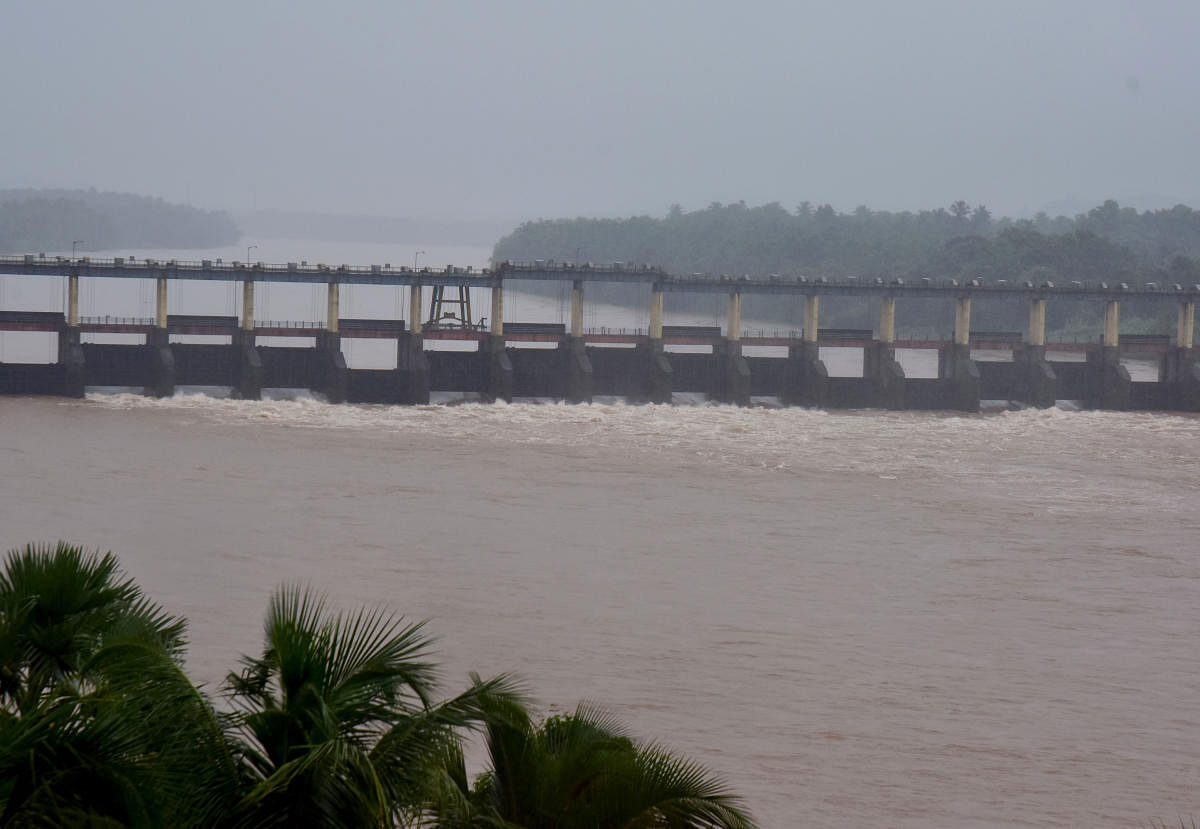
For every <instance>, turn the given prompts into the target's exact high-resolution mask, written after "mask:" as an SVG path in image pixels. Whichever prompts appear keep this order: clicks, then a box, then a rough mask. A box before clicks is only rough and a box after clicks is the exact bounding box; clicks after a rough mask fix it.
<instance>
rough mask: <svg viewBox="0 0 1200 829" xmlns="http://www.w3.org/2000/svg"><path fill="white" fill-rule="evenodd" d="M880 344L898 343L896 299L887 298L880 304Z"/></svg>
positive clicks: (892, 297)
mask: <svg viewBox="0 0 1200 829" xmlns="http://www.w3.org/2000/svg"><path fill="white" fill-rule="evenodd" d="M879 342H881V343H886V344H888V345H891V344H892V343H894V342H896V298H895V297H894V296H885V297H884V298H883V299H882V300H880V302H879Z"/></svg>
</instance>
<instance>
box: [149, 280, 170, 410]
mask: <svg viewBox="0 0 1200 829" xmlns="http://www.w3.org/2000/svg"><path fill="white" fill-rule="evenodd" d="M146 347H147V348H149V349H150V374H151V377H150V387H149V390H150V393H151V394H153V395H154V396H155V397H170V396H171V395H173V394H174V393H175V355H174V354H173V353H172V352H171V338H170V332H169V331H168V330H167V278H166V277H165V276H160V277H158V279H157V280H156V281H155V314H154V331H153V333H151V334H150V335H149V336H148V337H147V338H146Z"/></svg>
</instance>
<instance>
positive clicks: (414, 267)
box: [413, 250, 425, 271]
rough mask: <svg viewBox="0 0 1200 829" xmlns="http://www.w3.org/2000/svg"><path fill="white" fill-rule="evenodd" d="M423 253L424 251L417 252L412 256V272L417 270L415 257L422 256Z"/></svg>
mask: <svg viewBox="0 0 1200 829" xmlns="http://www.w3.org/2000/svg"><path fill="white" fill-rule="evenodd" d="M424 253H425V251H423V250H419V251H417V252H416V253H414V254H413V270H414V271H415V270H416V269H417V257H418V256H421V255H422V254H424Z"/></svg>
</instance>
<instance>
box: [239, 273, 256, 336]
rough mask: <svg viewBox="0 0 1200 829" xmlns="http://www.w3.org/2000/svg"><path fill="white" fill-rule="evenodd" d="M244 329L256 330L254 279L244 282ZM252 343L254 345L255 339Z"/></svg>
mask: <svg viewBox="0 0 1200 829" xmlns="http://www.w3.org/2000/svg"><path fill="white" fill-rule="evenodd" d="M242 330H243V331H250V332H253V331H254V281H253V280H251V279H246V280H243V282H242ZM250 345H254V342H253V340H251V342H250Z"/></svg>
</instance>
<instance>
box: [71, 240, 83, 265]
mask: <svg viewBox="0 0 1200 829" xmlns="http://www.w3.org/2000/svg"><path fill="white" fill-rule="evenodd" d="M82 244H83V240H82V239H72V240H71V261H72V262H74V261H75V247H76V246H77V245H82Z"/></svg>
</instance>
